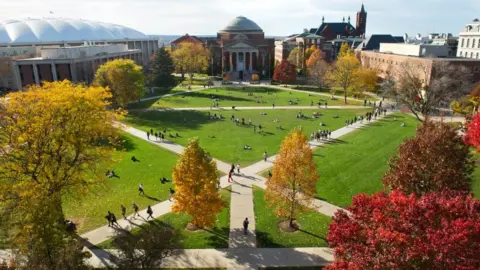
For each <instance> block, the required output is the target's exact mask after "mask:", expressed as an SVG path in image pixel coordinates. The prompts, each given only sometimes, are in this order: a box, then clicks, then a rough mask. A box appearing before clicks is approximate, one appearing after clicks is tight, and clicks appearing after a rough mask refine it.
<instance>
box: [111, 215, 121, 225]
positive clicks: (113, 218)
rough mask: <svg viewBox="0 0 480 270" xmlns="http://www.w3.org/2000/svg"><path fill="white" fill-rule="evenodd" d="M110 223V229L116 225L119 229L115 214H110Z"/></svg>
mask: <svg viewBox="0 0 480 270" xmlns="http://www.w3.org/2000/svg"><path fill="white" fill-rule="evenodd" d="M110 221H111V222H112V227H113V225H114V224H115V225H117V227H120V224H118V222H117V217H116V216H115V214H113V213H112V215H111V216H110Z"/></svg>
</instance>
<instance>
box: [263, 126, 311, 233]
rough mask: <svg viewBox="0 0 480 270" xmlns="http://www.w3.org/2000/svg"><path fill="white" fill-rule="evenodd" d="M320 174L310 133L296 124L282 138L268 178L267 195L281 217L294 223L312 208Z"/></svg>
mask: <svg viewBox="0 0 480 270" xmlns="http://www.w3.org/2000/svg"><path fill="white" fill-rule="evenodd" d="M318 178H319V177H318V174H317V169H316V166H315V163H314V162H313V153H312V150H311V149H310V146H309V145H308V140H307V137H306V136H305V135H304V134H303V132H302V130H301V128H296V129H294V130H293V131H292V133H291V134H290V135H288V136H287V137H286V138H285V139H284V140H283V142H282V145H281V149H280V153H279V154H278V156H277V159H276V160H275V163H274V165H273V175H272V177H271V178H269V179H267V190H266V192H265V199H266V200H267V203H268V204H269V205H271V206H273V207H275V214H276V215H277V216H278V217H280V218H283V219H285V220H288V221H289V225H290V227H294V223H293V221H294V220H295V219H296V218H297V217H298V215H299V214H300V213H302V212H304V211H305V210H307V209H308V207H309V205H310V203H311V199H312V198H313V196H314V195H315V193H316V189H315V186H316V183H317V181H318Z"/></svg>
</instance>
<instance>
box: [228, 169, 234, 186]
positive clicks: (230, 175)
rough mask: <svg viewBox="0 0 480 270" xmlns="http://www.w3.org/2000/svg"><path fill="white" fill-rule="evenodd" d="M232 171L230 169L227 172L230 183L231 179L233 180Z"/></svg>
mask: <svg viewBox="0 0 480 270" xmlns="http://www.w3.org/2000/svg"><path fill="white" fill-rule="evenodd" d="M232 173H233V170H230V171H229V172H228V182H229V183H230V182H231V181H233V178H232Z"/></svg>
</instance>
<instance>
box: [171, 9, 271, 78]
mask: <svg viewBox="0 0 480 270" xmlns="http://www.w3.org/2000/svg"><path fill="white" fill-rule="evenodd" d="M184 42H192V43H198V44H204V45H205V46H206V48H208V49H209V50H210V51H211V57H212V59H211V64H210V67H209V69H211V70H213V74H225V73H229V74H230V77H231V79H233V80H249V79H250V78H251V75H252V74H253V73H260V74H262V75H263V76H272V75H273V70H272V69H273V61H274V58H275V40H274V39H273V38H266V37H265V33H264V32H263V30H262V28H260V26H258V25H257V24H256V23H255V22H253V21H252V20H250V19H248V18H246V17H243V16H239V17H236V18H235V19H233V20H232V21H231V22H230V23H229V24H228V25H227V26H225V27H224V28H223V29H221V30H220V31H218V33H217V37H216V38H214V37H208V38H204V37H196V36H190V35H188V34H186V35H184V36H182V37H180V38H178V39H176V40H174V41H172V42H171V46H172V50H175V48H178V47H179V46H181V44H182V43H184ZM210 72H211V71H210V70H209V73H210Z"/></svg>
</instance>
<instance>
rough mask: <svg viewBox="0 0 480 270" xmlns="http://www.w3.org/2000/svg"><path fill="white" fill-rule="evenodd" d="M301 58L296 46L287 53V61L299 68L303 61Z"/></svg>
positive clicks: (301, 55) (301, 54)
mask: <svg viewBox="0 0 480 270" xmlns="http://www.w3.org/2000/svg"><path fill="white" fill-rule="evenodd" d="M303 58H304V57H303V53H301V51H300V49H299V48H298V47H295V48H294V49H293V50H292V51H291V52H290V54H289V55H288V58H287V61H288V62H289V63H290V64H292V65H295V66H296V67H298V68H301V67H302V65H301V63H302V62H303V61H304V60H303Z"/></svg>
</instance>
